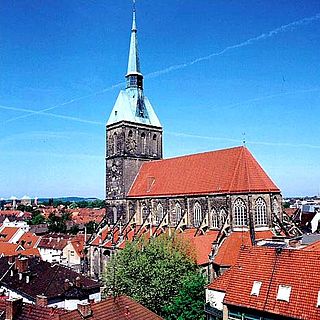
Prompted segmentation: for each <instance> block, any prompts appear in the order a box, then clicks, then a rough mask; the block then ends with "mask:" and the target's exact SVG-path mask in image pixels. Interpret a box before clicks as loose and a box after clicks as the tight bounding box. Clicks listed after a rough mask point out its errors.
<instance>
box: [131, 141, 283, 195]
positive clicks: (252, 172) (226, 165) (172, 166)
mask: <svg viewBox="0 0 320 320" xmlns="http://www.w3.org/2000/svg"><path fill="white" fill-rule="evenodd" d="M279 191H280V190H279V188H278V187H277V186H276V185H275V184H274V183H273V182H272V180H271V179H270V178H269V177H268V175H267V174H266V173H265V172H264V171H263V169H262V168H261V166H260V165H259V163H258V162H257V161H256V160H255V159H254V157H253V156H252V154H251V153H250V152H249V151H248V149H247V148H246V147H235V148H230V149H223V150H218V151H211V152H205V153H199V154H194V155H189V156H183V157H177V158H172V159H165V160H157V161H151V162H146V163H144V164H143V165H142V167H141V169H140V171H139V173H138V175H137V177H136V180H135V181H134V183H133V185H132V187H131V189H130V191H129V194H128V196H129V197H145V196H150V197H152V196H163V195H182V194H183V195H192V194H208V193H244V192H279Z"/></svg>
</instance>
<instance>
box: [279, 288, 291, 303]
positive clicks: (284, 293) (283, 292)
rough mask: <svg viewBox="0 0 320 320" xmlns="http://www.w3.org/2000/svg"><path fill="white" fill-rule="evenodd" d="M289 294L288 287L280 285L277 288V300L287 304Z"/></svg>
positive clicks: (289, 289)
mask: <svg viewBox="0 0 320 320" xmlns="http://www.w3.org/2000/svg"><path fill="white" fill-rule="evenodd" d="M290 294H291V287H290V286H284V285H280V286H279V288H278V294H277V300H280V301H287V302H289V300H290Z"/></svg>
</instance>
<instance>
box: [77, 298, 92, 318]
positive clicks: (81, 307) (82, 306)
mask: <svg viewBox="0 0 320 320" xmlns="http://www.w3.org/2000/svg"><path fill="white" fill-rule="evenodd" d="M77 308H78V311H79V313H80V314H81V316H82V317H84V318H85V317H89V316H91V314H92V310H91V304H90V303H89V302H82V303H78V305H77Z"/></svg>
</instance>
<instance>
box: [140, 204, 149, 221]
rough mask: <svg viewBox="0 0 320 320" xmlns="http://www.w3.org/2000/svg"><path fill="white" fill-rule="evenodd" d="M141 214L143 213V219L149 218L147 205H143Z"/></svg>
mask: <svg viewBox="0 0 320 320" xmlns="http://www.w3.org/2000/svg"><path fill="white" fill-rule="evenodd" d="M141 215H142V220H143V221H144V220H145V219H147V216H148V208H147V206H146V205H143V206H142V207H141Z"/></svg>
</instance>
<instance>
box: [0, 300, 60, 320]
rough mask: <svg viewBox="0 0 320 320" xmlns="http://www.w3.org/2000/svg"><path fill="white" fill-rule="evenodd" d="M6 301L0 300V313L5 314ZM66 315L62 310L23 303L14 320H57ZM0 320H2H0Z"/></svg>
mask: <svg viewBox="0 0 320 320" xmlns="http://www.w3.org/2000/svg"><path fill="white" fill-rule="evenodd" d="M6 304H7V301H5V300H0V313H1V312H3V314H5V312H6ZM64 313H66V311H65V310H63V309H57V308H48V307H41V306H37V305H34V304H30V303H23V304H22V308H21V311H20V312H18V313H17V314H16V315H15V317H14V320H59V319H60V318H59V315H61V314H64ZM0 319H2V318H0Z"/></svg>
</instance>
